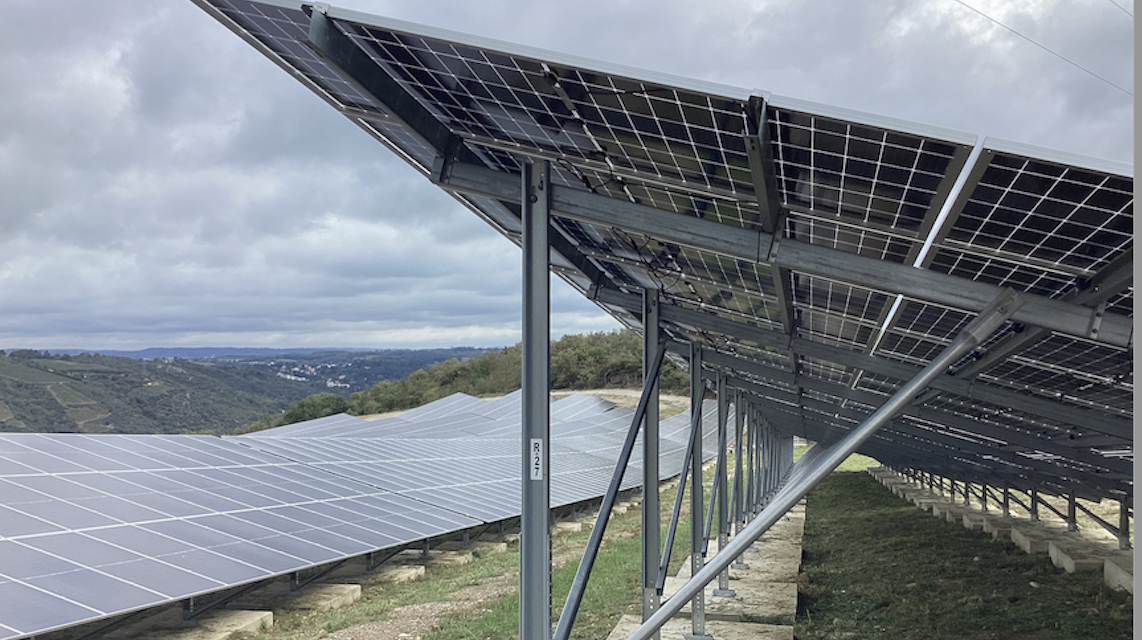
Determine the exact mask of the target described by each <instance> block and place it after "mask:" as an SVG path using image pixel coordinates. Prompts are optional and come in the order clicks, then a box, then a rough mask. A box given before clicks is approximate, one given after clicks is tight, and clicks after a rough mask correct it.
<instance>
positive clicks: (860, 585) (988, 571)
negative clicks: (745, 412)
mask: <svg viewBox="0 0 1142 640" xmlns="http://www.w3.org/2000/svg"><path fill="white" fill-rule="evenodd" d="M803 548H804V556H805V559H804V562H803V563H802V571H804V572H805V573H807V574H808V576H809V580H810V581H809V584H808V585H803V586H802V587H801V594H800V601H799V605H798V618H797V625H796V635H797V637H798V638H800V639H801V640H818V639H819V640H825V639H834V638H874V637H875V638H894V639H897V638H899V639H912V638H915V639H917V640H919V639H925V640H928V639H935V640H942V639H948V640H950V639H967V638H973V639H976V638H984V639H994V640H1065V639H1070V638H1074V639H1076V640H1077V639H1080V638H1082V639H1086V638H1129V637H1131V636H1130V634H1131V628H1132V625H1133V611H1132V607H1131V598H1130V596H1129V595H1128V594H1125V593H1119V592H1115V591H1112V590H1111V589H1109V588H1108V587H1106V586H1105V585H1104V584H1103V582H1102V572H1083V573H1076V574H1067V573H1065V572H1063V571H1062V570H1060V569H1056V568H1055V567H1054V566H1053V565H1052V564H1051V561H1050V559H1048V558H1046V557H1045V556H1042V555H1035V556H1029V555H1026V554H1024V553H1023V552H1022V551H1020V550H1019V549H1018V548H1016V547H1015V546H1014V545H1013V544H1011V543H1010V542H1006V543H1000V542H993V541H992V540H991V537H990V536H989V535H986V534H983V533H982V532H979V531H969V530H967V529H964V528H963V527H961V526H958V525H955V524H952V523H948V522H945V521H943V520H938V519H936V518H933V517H932V516H931V515H929V514H926V513H924V512H922V511H920V510H919V509H917V508H915V507H914V506H913V505H912V504H911V503H909V502H907V501H905V500H902V499H900V498H898V497H896V496H895V495H893V494H892V493H891V492H889V491H886V490H885V489H884V488H883V487H882V486H881V485H880V484H879V483H878V482H877V481H876V480H875V479H873V478H872V477H871V476H869V475H867V474H864V473H834V474H832V475H830V476H829V477H828V478H826V479H825V480H824V481H823V482H822V483H821V484H820V485H818V486H817V488H816V489H814V490H813V492H812V493H810V494H809V500H808V506H807V509H806V521H805V538H804V543H803Z"/></svg>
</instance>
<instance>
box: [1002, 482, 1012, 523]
mask: <svg viewBox="0 0 1142 640" xmlns="http://www.w3.org/2000/svg"><path fill="white" fill-rule="evenodd" d="M1010 515H1011V487H1009V486H1007V483H1006V482H1005V483H1003V517H1004V518H1006V517H1008V516H1010Z"/></svg>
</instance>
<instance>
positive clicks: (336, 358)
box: [0, 349, 482, 434]
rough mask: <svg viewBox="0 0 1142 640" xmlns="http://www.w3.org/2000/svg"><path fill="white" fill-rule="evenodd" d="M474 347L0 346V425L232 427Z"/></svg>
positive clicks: (169, 429)
mask: <svg viewBox="0 0 1142 640" xmlns="http://www.w3.org/2000/svg"><path fill="white" fill-rule="evenodd" d="M481 352H482V350H475V349H434V350H423V351H412V350H399V351H391V352H388V351H371V352H339V351H325V352H318V353H299V354H288V353H287V354H274V355H273V357H267V355H265V354H263V355H249V356H226V357H214V358H209V359H203V360H184V359H169V358H168V359H160V360H140V359H132V358H126V357H115V356H106V355H99V354H90V353H82V354H78V355H71V354H64V355H53V354H50V353H48V352H39V351H31V350H19V351H13V352H12V353H11V354H4V352H2V351H0V431H9V432H16V431H25V432H55V433H61V432H63V433H66V432H82V433H193V432H208V433H218V434H223V433H231V432H233V431H234V430H235V429H237V428H239V427H241V426H242V425H244V424H247V423H250V422H252V421H255V420H258V419H259V418H263V417H265V416H267V415H280V414H281V413H282V411H283V410H284V409H286V408H287V407H289V406H290V405H292V404H294V403H297V402H298V401H300V400H302V399H303V398H306V397H307V396H310V395H312V394H315V393H318V392H321V391H324V392H329V391H332V392H335V393H339V394H341V395H342V396H348V395H349V394H350V393H351V392H353V391H354V390H357V389H367V388H369V387H371V386H372V385H374V384H376V383H377V382H378V381H380V380H387V379H398V378H402V377H404V376H407V375H408V374H409V373H410V372H412V371H414V370H416V369H418V368H420V367H423V366H426V365H427V364H431V363H433V362H440V361H441V360H444V359H447V358H454V357H457V356H459V357H463V358H465V359H467V358H468V357H470V356H471V355H474V354H479V353H481Z"/></svg>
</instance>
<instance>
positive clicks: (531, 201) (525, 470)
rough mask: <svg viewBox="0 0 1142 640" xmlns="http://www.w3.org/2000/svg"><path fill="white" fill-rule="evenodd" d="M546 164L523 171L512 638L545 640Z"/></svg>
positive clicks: (548, 561) (548, 582)
mask: <svg viewBox="0 0 1142 640" xmlns="http://www.w3.org/2000/svg"><path fill="white" fill-rule="evenodd" d="M550 171H551V169H550V166H549V165H548V163H547V161H546V160H542V161H536V162H535V163H524V165H523V172H522V177H523V193H524V194H526V197H525V198H523V202H522V208H521V216H522V218H523V242H522V244H523V361H522V366H523V368H522V385H523V392H522V399H521V402H522V407H523V416H522V417H523V428H522V432H523V438H522V448H521V451H522V453H523V455H522V461H521V462H522V476H521V480H522V485H523V487H522V498H523V500H522V509H521V515H520V537H519V539H520V553H519V636H520V637H521V638H528V639H529V640H531V639H535V640H545V639H546V638H550V637H551V473H550V469H551V446H550V444H551V400H550V375H551V371H550V364H551V353H550V344H551V331H550V322H551V318H550V313H551V291H550V275H549V273H548V261H549V253H548V252H549V249H548V246H549V245H548V231H549V229H550V222H549V221H550V212H551V210H550V203H551V189H550V183H549V176H550Z"/></svg>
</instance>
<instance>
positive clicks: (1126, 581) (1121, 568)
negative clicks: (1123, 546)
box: [1102, 551, 1134, 593]
mask: <svg viewBox="0 0 1142 640" xmlns="http://www.w3.org/2000/svg"><path fill="white" fill-rule="evenodd" d="M1102 580H1103V582H1105V583H1106V584H1107V585H1109V586H1110V588H1111V589H1120V590H1125V591H1128V592H1129V593H1134V552H1133V551H1119V552H1117V553H1115V554H1113V555H1110V556H1108V557H1107V558H1106V559H1105V560H1104V561H1103V563H1102Z"/></svg>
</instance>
